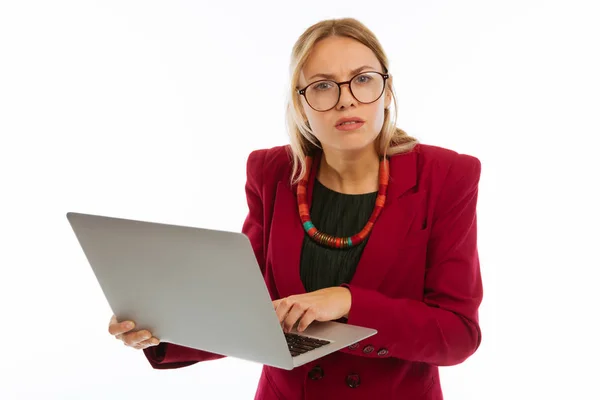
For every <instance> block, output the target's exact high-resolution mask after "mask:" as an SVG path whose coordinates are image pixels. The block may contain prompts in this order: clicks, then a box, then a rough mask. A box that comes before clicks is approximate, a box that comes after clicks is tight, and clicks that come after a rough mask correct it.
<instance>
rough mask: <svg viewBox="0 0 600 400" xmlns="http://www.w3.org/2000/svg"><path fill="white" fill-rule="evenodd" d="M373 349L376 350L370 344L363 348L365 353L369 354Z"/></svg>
mask: <svg viewBox="0 0 600 400" xmlns="http://www.w3.org/2000/svg"><path fill="white" fill-rule="evenodd" d="M373 350H375V347H373V346H371V345H368V346H365V348H364V349H363V353H365V354H369V353H372V352H373Z"/></svg>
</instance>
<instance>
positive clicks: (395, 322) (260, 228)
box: [144, 144, 483, 400]
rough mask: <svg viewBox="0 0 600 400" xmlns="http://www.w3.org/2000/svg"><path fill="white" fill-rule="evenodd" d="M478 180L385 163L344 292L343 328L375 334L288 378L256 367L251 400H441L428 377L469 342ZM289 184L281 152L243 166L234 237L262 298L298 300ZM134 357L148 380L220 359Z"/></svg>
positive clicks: (434, 156) (433, 150)
mask: <svg viewBox="0 0 600 400" xmlns="http://www.w3.org/2000/svg"><path fill="white" fill-rule="evenodd" d="M480 172H481V164H480V161H479V160H478V159H477V158H475V157H472V156H469V155H463V154H458V153H457V152H454V151H452V150H449V149H444V148H441V147H436V146H431V145H424V144H419V145H417V146H416V147H415V148H414V149H413V150H412V151H411V152H409V153H404V154H398V155H395V156H392V157H391V158H390V180H389V186H388V194H387V201H386V204H385V206H384V208H383V210H382V212H381V214H380V216H379V219H378V220H377V222H376V223H375V226H374V228H373V230H372V232H371V235H370V237H369V240H368V242H367V245H366V246H365V248H364V252H363V254H362V257H361V259H360V262H359V264H358V267H357V269H356V273H355V275H354V277H353V279H352V281H351V282H350V284H349V285H344V286H346V287H348V288H349V289H350V292H351V295H352V306H351V309H350V312H349V315H348V323H349V324H355V325H361V326H366V327H370V328H374V329H377V331H378V333H377V334H376V335H375V336H372V337H370V338H367V339H365V340H363V341H361V342H359V343H358V344H356V345H352V346H349V347H348V348H345V349H343V350H340V351H337V352H335V353H333V354H330V355H328V356H326V357H323V358H321V359H319V360H316V361H313V362H310V363H308V364H306V365H304V366H301V367H297V368H295V369H293V370H291V371H287V370H282V369H278V368H273V367H269V366H264V367H263V371H262V375H261V378H260V380H259V383H258V389H257V392H256V399H264V400H271V399H273V400H275V399H290V400H295V399H338V398H340V399H367V398H369V399H392V398H393V399H400V398H402V399H429V400H440V399H442V391H441V387H440V382H439V375H438V366H448V365H455V364H459V363H461V362H463V361H464V360H466V359H467V358H468V357H469V356H470V355H472V354H473V353H474V352H475V350H476V349H477V348H478V347H479V344H480V342H481V331H480V329H479V325H478V313H477V310H478V307H479V305H480V303H481V300H482V294H483V292H482V283H481V275H480V269H479V258H478V252H477V223H476V206H477V195H478V184H479V177H480ZM290 173H291V166H290V158H289V156H288V152H287V149H286V147H284V146H280V147H275V148H272V149H263V150H256V151H254V152H252V153H251V154H250V156H249V157H248V162H247V183H246V195H247V198H248V206H249V213H248V216H247V218H246V220H245V222H244V225H243V229H242V231H243V232H244V233H245V234H246V235H247V236H248V237H249V238H250V241H251V243H252V246H253V249H254V252H255V254H256V258H257V260H258V264H259V265H260V268H261V270H262V273H263V275H264V278H265V281H266V284H267V287H268V289H269V292H270V294H271V297H272V298H273V299H279V298H282V297H286V296H290V295H293V294H299V293H305V290H304V287H303V284H302V281H301V279H300V274H299V266H300V251H301V247H302V240H303V237H304V230H303V228H302V224H301V222H300V218H299V215H298V208H297V203H296V196H295V188H293V187H290V184H289V177H290ZM315 173H316V168H314V169H313V171H312V177H311V179H310V180H309V187H308V196H309V198H308V200H309V204H310V201H311V195H312V188H313V182H314V176H315ZM162 351H164V353H163V352H162ZM144 353H145V354H146V357H147V358H148V360H149V362H150V364H151V365H152V366H153V367H154V368H157V369H163V368H180V367H185V366H188V365H192V364H194V363H197V362H199V361H206V360H212V359H216V358H221V357H222V356H220V355H217V354H212V353H208V352H204V351H200V350H195V349H190V348H187V347H183V346H179V345H174V344H171V343H164V344H162V348H157V347H156V346H154V347H150V348H148V349H145V350H144Z"/></svg>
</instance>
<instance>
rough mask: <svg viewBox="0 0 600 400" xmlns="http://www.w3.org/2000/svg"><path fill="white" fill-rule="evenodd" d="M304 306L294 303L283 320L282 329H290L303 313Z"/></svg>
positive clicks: (287, 330)
mask: <svg viewBox="0 0 600 400" xmlns="http://www.w3.org/2000/svg"><path fill="white" fill-rule="evenodd" d="M306 308H307V307H303V306H302V305H301V304H299V303H296V304H294V306H293V307H292V308H291V309H290V311H289V313H288V315H287V317H286V318H285V320H284V321H283V330H284V331H286V332H289V331H291V330H292V328H293V327H294V325H295V324H296V322H298V320H299V319H300V318H301V317H302V314H304V311H306Z"/></svg>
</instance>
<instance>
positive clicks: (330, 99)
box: [306, 72, 384, 111]
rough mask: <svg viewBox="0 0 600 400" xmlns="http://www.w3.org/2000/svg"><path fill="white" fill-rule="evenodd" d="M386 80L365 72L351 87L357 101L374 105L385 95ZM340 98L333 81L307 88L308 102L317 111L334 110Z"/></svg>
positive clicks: (321, 82) (375, 74)
mask: <svg viewBox="0 0 600 400" xmlns="http://www.w3.org/2000/svg"><path fill="white" fill-rule="evenodd" d="M383 86H384V79H383V77H382V76H381V75H379V74H377V73H374V72H365V73H364V74H360V75H357V76H355V77H354V79H352V82H350V87H351V90H352V94H354V97H355V98H356V100H358V101H360V102H361V103H372V102H374V101H375V100H377V99H378V98H379V97H380V96H381V94H382V93H383ZM338 98H339V87H338V85H337V84H336V83H335V82H333V81H319V82H315V83H313V84H312V85H310V86H309V87H308V88H306V101H308V104H310V106H311V107H312V108H314V109H315V110H317V111H325V110H330V109H331V108H333V107H334V106H335V105H336V103H337V101H338Z"/></svg>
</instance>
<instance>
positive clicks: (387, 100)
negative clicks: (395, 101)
mask: <svg viewBox="0 0 600 400" xmlns="http://www.w3.org/2000/svg"><path fill="white" fill-rule="evenodd" d="M391 103H392V91H391V90H390V89H386V90H385V102H384V106H385V108H390V104H391Z"/></svg>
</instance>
